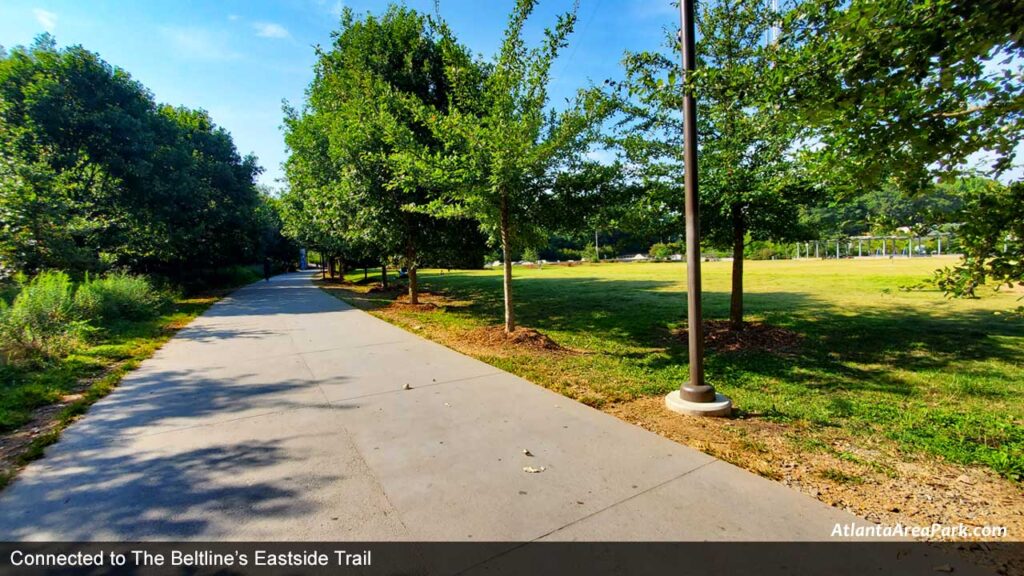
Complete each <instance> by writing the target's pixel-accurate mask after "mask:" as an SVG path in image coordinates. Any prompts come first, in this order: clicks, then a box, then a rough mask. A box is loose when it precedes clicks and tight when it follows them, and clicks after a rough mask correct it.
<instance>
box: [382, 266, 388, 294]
mask: <svg viewBox="0 0 1024 576" xmlns="http://www.w3.org/2000/svg"><path fill="white" fill-rule="evenodd" d="M380 285H381V287H382V288H384V289H385V290H387V289H388V265H387V264H381V265H380Z"/></svg>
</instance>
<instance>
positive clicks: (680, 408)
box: [665, 390, 732, 416]
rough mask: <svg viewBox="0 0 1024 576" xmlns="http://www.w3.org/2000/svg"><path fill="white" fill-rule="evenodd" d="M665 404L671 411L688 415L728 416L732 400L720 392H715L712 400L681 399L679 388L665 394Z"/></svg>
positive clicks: (730, 411)
mask: <svg viewBox="0 0 1024 576" xmlns="http://www.w3.org/2000/svg"><path fill="white" fill-rule="evenodd" d="M665 406H666V407H667V408H668V409H669V410H671V411H673V412H678V413H679V414H687V415H689V416H728V415H729V414H731V413H732V400H730V399H729V397H728V396H723V395H721V394H715V399H714V401H713V402H690V401H689V400H683V398H682V397H681V396H680V395H679V390H673V391H672V392H669V393H668V396H665Z"/></svg>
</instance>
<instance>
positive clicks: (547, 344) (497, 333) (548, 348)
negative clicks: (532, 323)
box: [464, 326, 571, 353]
mask: <svg viewBox="0 0 1024 576" xmlns="http://www.w3.org/2000/svg"><path fill="white" fill-rule="evenodd" d="M464 341H465V343H466V344H467V345H469V346H471V347H483V348H510V347H511V348H515V349H520V350H528V351H531V352H559V353H565V352H571V350H569V349H568V348H564V347H562V346H561V345H560V344H558V343H557V342H555V341H554V340H552V339H551V338H549V337H548V336H546V335H544V334H542V333H540V332H538V331H536V330H534V329H532V328H522V327H520V328H516V329H515V330H514V331H513V332H512V333H511V334H507V333H506V332H505V328H504V326H487V327H484V328H477V329H475V330H471V331H469V332H468V333H467V334H466V335H465V336H464Z"/></svg>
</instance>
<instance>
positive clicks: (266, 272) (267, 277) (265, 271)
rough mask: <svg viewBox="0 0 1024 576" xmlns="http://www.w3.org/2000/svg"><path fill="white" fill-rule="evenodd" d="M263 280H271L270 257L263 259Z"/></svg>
mask: <svg viewBox="0 0 1024 576" xmlns="http://www.w3.org/2000/svg"><path fill="white" fill-rule="evenodd" d="M263 280H265V281H267V282H270V258H264V259H263Z"/></svg>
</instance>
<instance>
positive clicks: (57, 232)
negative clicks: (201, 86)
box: [0, 35, 292, 284]
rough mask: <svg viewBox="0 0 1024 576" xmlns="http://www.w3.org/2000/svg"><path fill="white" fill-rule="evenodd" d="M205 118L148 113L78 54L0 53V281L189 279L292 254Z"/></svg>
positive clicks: (244, 163)
mask: <svg viewBox="0 0 1024 576" xmlns="http://www.w3.org/2000/svg"><path fill="white" fill-rule="evenodd" d="M259 172H260V167H259V166H258V164H257V161H256V158H255V157H253V156H251V155H250V156H245V157H243V156H241V155H240V154H239V153H238V151H237V150H236V148H235V145H234V142H233V141H232V139H231V136H230V134H228V133H227V132H226V131H225V130H224V129H222V128H220V127H218V126H217V125H216V124H215V123H214V122H213V120H212V119H211V118H210V116H209V114H207V113H206V112H205V111H203V110H192V109H188V108H185V107H174V106H170V105H166V104H158V103H157V102H156V101H155V100H154V98H153V95H152V94H151V93H150V92H149V91H148V90H147V89H146V88H145V87H144V86H142V85H141V84H140V83H139V82H137V81H135V80H133V79H132V78H131V76H130V75H129V74H128V73H127V72H125V71H124V70H121V69H119V68H116V67H114V66H111V65H110V64H108V63H106V62H104V61H103V60H102V59H101V58H100V57H99V56H98V55H97V54H95V53H93V52H89V51H88V50H86V49H84V48H82V47H81V46H71V47H68V48H63V49H58V48H57V46H56V43H55V41H54V39H53V38H52V37H50V36H48V35H43V36H41V37H40V38H38V39H37V41H36V42H35V43H34V44H33V45H31V46H28V47H17V48H14V49H12V50H10V51H9V52H2V51H0V276H11V275H13V274H14V273H18V272H23V273H26V274H29V275H33V274H35V273H37V272H39V271H42V270H63V271H67V272H68V273H69V274H71V275H72V276H75V277H81V276H83V275H84V274H85V273H87V272H92V273H96V272H102V271H105V270H110V269H119V270H131V271H134V272H140V273H147V274H153V275H159V276H162V277H166V278H169V279H171V280H173V281H175V282H182V283H186V284H189V283H192V282H195V281H197V279H199V278H200V277H201V276H203V275H209V274H213V273H214V271H215V270H216V269H218V268H223V267H226V266H230V265H236V264H246V263H251V262H253V261H256V260H258V259H261V258H263V257H264V256H272V257H275V258H286V257H287V258H291V257H290V256H288V254H289V253H290V251H291V248H292V247H290V246H288V245H287V243H286V242H285V241H284V239H283V238H282V237H281V236H280V234H279V233H278V232H277V227H278V226H279V222H278V221H277V216H276V208H275V207H274V206H273V205H272V202H273V201H272V199H270V198H269V197H268V196H267V195H265V194H261V193H260V191H259V190H258V189H257V186H256V184H255V179H256V177H257V175H258V174H259Z"/></svg>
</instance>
